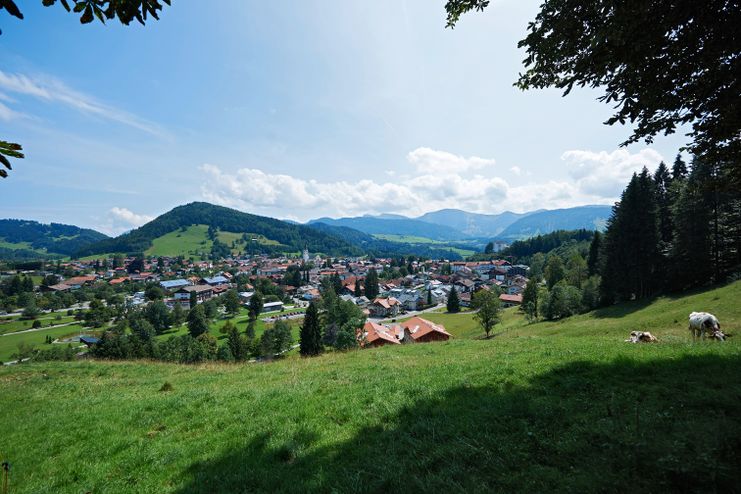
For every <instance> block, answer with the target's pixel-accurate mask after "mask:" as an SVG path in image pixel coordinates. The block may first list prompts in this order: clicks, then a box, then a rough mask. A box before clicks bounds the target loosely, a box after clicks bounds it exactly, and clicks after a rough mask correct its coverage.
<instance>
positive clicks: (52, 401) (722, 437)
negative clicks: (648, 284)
mask: <svg viewBox="0 0 741 494" xmlns="http://www.w3.org/2000/svg"><path fill="white" fill-rule="evenodd" d="M740 295H741V283H735V284H732V285H729V286H726V287H722V288H717V289H714V290H711V291H707V292H705V293H697V294H690V295H687V296H684V297H677V298H663V299H659V300H657V301H655V302H653V303H651V304H628V305H623V306H619V307H614V308H611V309H607V310H604V311H601V312H596V313H591V314H587V315H582V316H577V317H574V318H571V319H567V320H565V321H562V322H559V323H537V324H531V325H528V324H525V322H524V321H523V320H522V318H521V317H520V316H519V315H518V314H517V313H516V311H514V310H508V311H507V312H506V314H505V322H504V324H503V327H502V328H497V329H496V330H495V332H501V331H504V333H502V334H501V335H499V336H497V337H495V338H491V339H489V340H483V339H479V337H480V334H481V333H480V331H478V330H477V329H475V327H474V326H472V323H471V322H472V319H471V315H470V314H462V315H456V316H454V315H447V314H430V315H428V317H429V318H430V319H433V318H441V320H444V322H445V324H446V325H447V326H448V328H449V329H450V330H451V331H452V332H453V333H454V334H455V335H457V336H459V337H458V338H455V339H454V340H451V341H450V342H448V343H438V344H428V345H408V346H394V347H384V348H380V349H375V350H364V351H357V352H350V353H344V354H327V355H324V356H322V357H319V358H314V359H301V358H298V357H291V358H288V359H285V360H283V361H279V362H275V363H271V364H264V365H261V364H253V365H223V364H209V365H201V366H192V367H190V366H181V365H171V364H159V363H138V362H134V363H106V362H77V363H69V364H65V363H37V364H31V365H23V366H16V367H6V368H2V369H0V393H2V396H3V400H4V401H3V404H4V406H3V407H1V408H0V418H1V419H3V423H4V424H6V429H5V435H4V441H3V446H2V450H0V454H2V456H3V459H7V460H9V461H10V462H11V464H12V471H11V485H12V486H13V489H14V490H13V492H19V493H22V492H87V491H92V492H178V493H186V492H255V491H263V492H275V491H281V492H399V491H403V492H481V491H504V492H511V491H517V492H554V491H556V492H586V491H589V492H600V491H604V492H628V491H630V492H667V491H682V492H707V491H713V492H733V491H735V490H737V488H738V486H739V485H741V469H739V468H738V467H739V463H738V461H739V460H738V451H739V450H741V338H739V337H738V336H734V337H731V338H730V339H729V341H727V342H726V343H713V342H704V343H692V342H691V341H690V338H689V333H688V331H687V329H686V323H685V319H686V317H687V314H688V313H689V312H690V311H692V310H709V311H713V312H715V313H716V315H718V317H719V318H720V320H721V324H722V325H723V328H724V329H725V330H726V331H727V332H729V333H731V334H736V335H738V331H739V328H741V308H739V304H738V300H739V296H740ZM675 320H676V322H675ZM632 329H650V330H651V331H652V332H653V333H654V334H656V335H658V336H659V338H660V339H661V342H660V343H659V344H649V345H632V344H629V343H624V342H623V340H624V339H625V337H626V336H627V334H628V332H629V331H630V330H632ZM165 383H169V385H170V386H171V387H172V389H171V390H170V391H162V390H161V389H163V385H164V384H165Z"/></svg>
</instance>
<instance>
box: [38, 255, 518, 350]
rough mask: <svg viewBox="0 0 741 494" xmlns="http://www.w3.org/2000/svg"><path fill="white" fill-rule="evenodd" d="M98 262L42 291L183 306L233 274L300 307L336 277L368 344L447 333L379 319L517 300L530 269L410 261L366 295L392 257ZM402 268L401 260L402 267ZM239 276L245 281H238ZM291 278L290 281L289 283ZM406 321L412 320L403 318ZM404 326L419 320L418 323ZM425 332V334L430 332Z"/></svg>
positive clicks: (231, 282)
mask: <svg viewBox="0 0 741 494" xmlns="http://www.w3.org/2000/svg"><path fill="white" fill-rule="evenodd" d="M133 262H137V263H139V264H138V267H140V268H141V269H140V270H136V271H135V272H134V273H130V272H129V271H131V269H130V266H131V263H133ZM107 264H108V263H107V262H106V263H105V266H101V265H100V261H73V262H70V263H67V264H66V265H65V266H64V267H65V268H67V269H66V270H67V271H68V272H75V273H82V274H79V275H77V276H70V277H69V278H67V279H63V280H62V281H60V282H59V283H58V284H56V285H53V286H49V287H44V289H45V290H49V291H59V292H63V291H69V290H76V289H79V288H81V287H83V286H86V285H92V284H94V283H108V284H110V285H117V284H121V283H127V282H150V283H158V284H159V286H160V287H161V288H162V290H163V291H164V292H165V302H166V303H167V304H168V305H169V306H170V307H174V306H175V305H176V304H180V305H182V306H183V307H188V306H189V305H190V303H191V300H192V299H195V301H196V302H197V303H203V302H205V301H207V300H209V299H211V298H213V297H217V296H219V295H221V294H223V293H224V292H226V291H227V290H229V289H231V288H236V287H237V283H236V280H235V278H236V277H237V276H239V275H240V274H243V275H247V277H248V278H249V279H250V280H251V282H254V280H255V279H256V278H265V279H268V280H270V281H271V282H272V283H274V284H276V285H278V286H279V287H280V288H281V290H282V291H283V293H284V294H286V295H287V296H288V297H291V298H292V299H293V301H294V303H295V304H296V305H306V304H308V303H309V302H311V301H315V300H318V299H319V298H320V297H321V293H320V289H319V287H320V284H321V281H322V279H324V278H326V277H333V278H335V279H337V278H339V280H340V282H341V289H340V291H339V293H338V295H339V296H340V297H341V298H342V299H343V300H346V301H350V302H352V303H354V304H356V305H357V306H359V307H360V308H361V309H362V310H363V311H364V313H365V314H366V315H367V316H368V317H369V319H370V321H371V322H369V323H368V324H370V325H368V324H366V328H365V329H364V332H365V333H366V336H365V340H364V341H367V342H369V344H372V345H375V344H376V343H374V342H376V341H378V342H387V343H391V342H392V340H393V341H394V342H396V343H404V342H408V341H425V340H426V339H430V338H433V339H434V338H443V339H444V338H446V337H449V335H447V333H446V332H445V329H444V328H442V327H440V326H436V325H435V324H433V323H431V322H429V321H426V320H424V319H420V318H414V319H413V320H414V321H415V322H414V323H409V322H407V323H405V325H406V326H403V325H395V326H390V327H386V326H382V325H380V323H379V322H378V321H381V320H384V319H394V318H396V317H397V316H400V315H402V314H404V313H407V312H415V311H419V310H423V309H425V308H428V307H431V306H436V305H440V304H444V303H446V302H447V300H448V297H449V296H450V293H451V292H452V290H453V289H455V290H456V292H457V293H458V297H459V300H460V303H461V305H462V306H463V307H466V306H469V305H470V304H471V299H472V295H473V294H474V293H476V292H477V291H478V290H491V289H493V288H494V287H496V289H497V291H498V292H499V293H500V294H501V295H500V297H499V298H500V300H501V301H502V304H503V305H504V306H505V307H508V306H513V305H519V304H521V303H522V292H523V291H524V289H525V286H526V285H527V282H528V278H527V274H528V270H529V268H528V267H527V266H524V265H513V264H511V263H510V262H508V261H506V260H489V261H477V262H447V261H413V262H411V263H409V265H408V268H409V269H406V272H407V274H406V275H405V276H402V277H397V278H392V279H389V278H388V277H386V276H382V279H381V280H379V286H378V294H377V296H373V297H372V298H368V297H367V296H366V293H365V280H366V277H367V275H368V272H369V271H370V270H371V269H374V270H375V271H376V272H377V273H378V274H381V275H383V274H386V273H397V274H398V272H399V271H394V270H393V265H394V264H393V260H391V259H368V258H348V259H329V258H323V257H320V256H315V257H314V258H313V259H312V258H310V257H309V256H308V253H307V252H304V255H303V258H288V257H267V256H253V257H250V258H246V259H224V260H222V261H219V262H213V261H203V262H194V261H188V260H184V259H181V258H167V257H157V258H154V257H153V258H149V259H144V260H143V261H142V260H141V259H134V258H127V259H123V260H119V263H118V264H120V265H119V266H117V267H116V268H108V267H107ZM406 267H407V266H405V268H406ZM297 268H298V269H299V270H300V274H301V276H300V280H301V283H300V284H299V286H295V285H293V284H291V283H288V282H287V281H288V280H296V279H297V278H296V276H293V277H289V276H287V273H288V272H289V271H291V270H293V271H294V272H295V271H296V269H297ZM243 280H244V279H243ZM292 283H293V282H292ZM240 288H242V289H243V291H241V292H240V294H239V295H240V298H241V301H242V302H243V303H244V304H247V303H249V300H250V298H251V297H252V295H253V290H254V289H253V287H252V285H250V284H244V283H241V284H240ZM131 303H132V304H133V305H139V304H143V303H146V300H145V297H144V292H138V293H136V294H134V295H133V296H132V297H131ZM280 310H283V303H282V302H270V303H267V304H265V307H264V311H266V312H267V311H280ZM410 321H412V320H410ZM409 324H418V326H419V327H418V328H417V329H415V327H411V326H409V327H408V325H409ZM430 335H431V336H430ZM446 335H447V336H446Z"/></svg>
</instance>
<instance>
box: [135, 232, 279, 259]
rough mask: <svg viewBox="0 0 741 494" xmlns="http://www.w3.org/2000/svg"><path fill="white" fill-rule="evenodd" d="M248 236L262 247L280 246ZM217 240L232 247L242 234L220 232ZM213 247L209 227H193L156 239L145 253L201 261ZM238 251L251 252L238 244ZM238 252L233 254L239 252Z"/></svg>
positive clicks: (276, 243)
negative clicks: (192, 258)
mask: <svg viewBox="0 0 741 494" xmlns="http://www.w3.org/2000/svg"><path fill="white" fill-rule="evenodd" d="M247 235H248V236H251V238H256V239H257V240H256V242H257V243H258V244H260V245H280V243H278V242H276V241H275V240H270V239H268V238H266V237H265V236H263V235H253V234H250V233H248V234H247ZM216 238H218V239H219V241H221V242H223V243H224V244H226V245H227V246H230V247H231V245H232V242H235V241H239V240H241V238H242V234H241V233H234V232H222V231H219V232H218V233H217V235H216ZM212 246H213V241H211V240H210V239H209V238H208V226H206V225H191V226H189V227H188V228H186V229H185V231H180V230H175V231H173V232H170V233H168V234H166V235H163V236H161V237H158V238H156V239H154V240H153V241H152V246H151V247H150V248H149V249H147V250H146V251H145V254H146V255H147V256H183V257H188V258H189V257H194V258H196V259H201V258H202V257H204V256H201V254H205V255H206V256H207V255H208V254H209V252H211V247H212ZM237 250H238V251H240V252H241V251H245V250H246V251H249V246H245V245H242V244H239V243H238V249H237ZM237 250H234V251H233V252H237Z"/></svg>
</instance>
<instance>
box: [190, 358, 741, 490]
mask: <svg viewBox="0 0 741 494" xmlns="http://www.w3.org/2000/svg"><path fill="white" fill-rule="evenodd" d="M357 413H358V414H360V415H362V414H363V413H364V411H363V410H357ZM327 420H329V419H327ZM374 424H378V425H371V426H368V427H367V428H365V429H362V430H361V431H360V432H359V433H358V434H356V435H354V436H353V437H352V438H350V439H349V440H346V441H344V442H340V443H338V444H333V445H331V446H326V445H319V443H320V442H321V441H320V439H319V438H320V436H321V431H312V430H306V429H303V428H301V427H302V426H300V425H299V427H298V428H297V429H296V431H297V432H294V433H293V434H292V435H290V434H289V436H290V439H286V435H281V438H278V435H275V436H271V434H270V433H265V434H263V435H261V436H259V437H256V438H252V439H251V440H249V441H247V442H246V443H245V444H244V447H243V448H241V449H236V450H231V451H227V452H225V453H224V454H222V455H221V456H219V457H218V458H216V459H215V460H214V461H210V462H199V463H195V464H193V465H191V466H190V468H189V469H188V470H187V471H186V472H185V474H184V477H183V480H184V482H185V484H184V485H183V486H182V487H181V488H180V490H179V491H178V492H181V493H193V492H209V493H215V492H481V491H504V492H512V491H516V492H544V491H545V492H628V491H630V492H666V491H672V492H738V491H739V490H741V357H738V356H734V357H730V358H723V357H718V356H717V355H706V356H688V357H684V358H681V359H674V360H660V361H652V362H643V363H636V362H635V361H632V360H618V361H614V362H611V363H605V364H596V363H592V362H574V363H569V364H567V365H564V366H562V367H559V368H556V369H554V370H552V371H550V372H548V373H546V374H542V375H539V376H537V377H534V378H533V379H532V380H531V381H530V382H529V383H528V385H527V386H518V385H515V384H513V383H512V382H511V381H509V380H508V379H507V376H506V375H503V376H502V377H501V380H500V381H499V383H498V384H497V385H495V386H488V387H475V386H472V387H466V386H462V387H457V388H453V389H450V390H449V391H447V392H446V393H444V394H443V396H441V397H440V398H439V399H432V400H430V399H421V400H417V401H413V404H412V405H410V406H408V407H406V408H404V409H402V410H400V411H398V412H397V413H394V414H392V415H389V416H386V417H382V418H380V420H375V421H374ZM327 440H329V441H332V438H331V437H329V438H324V441H325V442H324V444H326V441H327Z"/></svg>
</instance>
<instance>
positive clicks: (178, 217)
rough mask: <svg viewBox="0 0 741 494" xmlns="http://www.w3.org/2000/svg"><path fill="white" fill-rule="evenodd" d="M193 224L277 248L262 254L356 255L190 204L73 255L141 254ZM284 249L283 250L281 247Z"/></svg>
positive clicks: (309, 233) (309, 234) (334, 242)
mask: <svg viewBox="0 0 741 494" xmlns="http://www.w3.org/2000/svg"><path fill="white" fill-rule="evenodd" d="M193 225H208V226H213V227H214V228H218V229H219V230H222V231H225V232H234V233H239V234H242V233H253V234H255V235H259V236H262V237H263V238H265V239H270V240H272V241H274V242H277V243H278V244H280V245H269V244H267V243H264V244H262V245H261V246H260V249H261V251H263V252H300V251H301V250H303V249H304V248H305V247H306V248H308V249H309V250H310V251H311V252H317V253H318V252H321V253H325V254H331V255H360V254H361V253H362V252H361V251H360V249H358V248H357V247H354V246H353V245H351V244H349V243H348V242H346V241H345V240H344V239H342V238H340V237H336V236H333V235H330V234H328V233H325V232H320V231H317V230H316V229H313V228H309V227H307V226H304V225H297V224H292V223H287V222H284V221H280V220H276V219H274V218H267V217H264V216H256V215H253V214H247V213H243V212H241V211H237V210H235V209H229V208H225V207H222V206H215V205H213V204H208V203H205V202H193V203H190V204H186V205H184V206H178V207H176V208H174V209H172V210H171V211H168V212H167V213H165V214H163V215H161V216H158V217H157V218H155V219H154V220H152V221H150V222H149V223H147V224H145V225H144V226H141V227H139V228H137V229H135V230H132V231H130V232H128V233H125V234H124V235H121V236H120V237H116V238H112V239H107V240H103V241H101V242H97V243H95V244H92V245H89V246H87V247H85V248H82V249H80V250H79V251H78V252H77V254H76V255H77V256H79V257H85V256H91V255H95V254H101V253H106V252H126V253H139V252H145V251H147V250H148V249H150V248H152V247H153V242H154V240H155V239H158V238H160V237H162V236H165V235H167V234H169V233H172V232H176V231H178V230H180V229H181V228H188V227H191V226H193ZM281 246H286V247H281Z"/></svg>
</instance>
